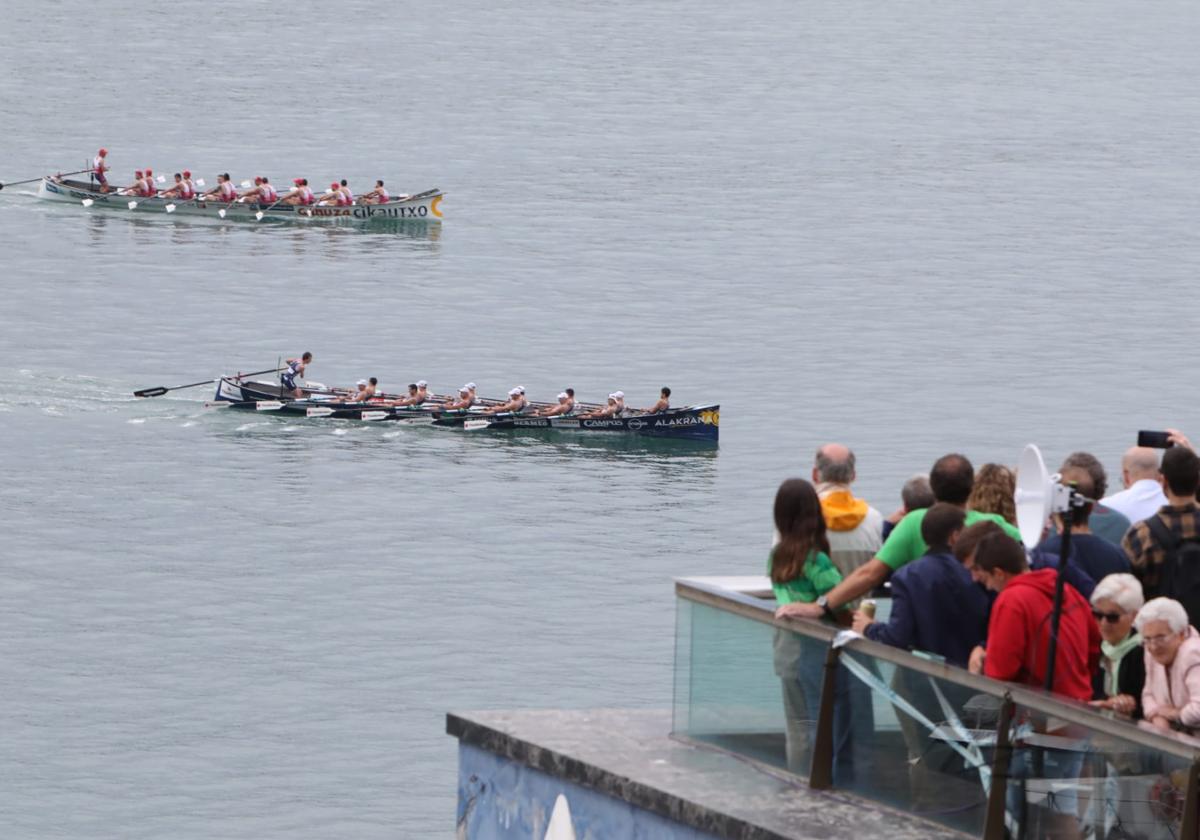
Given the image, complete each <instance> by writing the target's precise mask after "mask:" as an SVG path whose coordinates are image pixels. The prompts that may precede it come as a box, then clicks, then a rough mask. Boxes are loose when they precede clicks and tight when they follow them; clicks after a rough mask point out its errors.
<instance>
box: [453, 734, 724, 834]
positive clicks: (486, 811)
mask: <svg viewBox="0 0 1200 840" xmlns="http://www.w3.org/2000/svg"><path fill="white" fill-rule="evenodd" d="M559 794H563V795H564V796H566V798H567V804H568V805H569V806H570V809H571V824H572V826H573V827H574V829H575V837H576V840H616V838H620V840H718V838H717V837H716V835H713V834H708V833H706V832H701V831H697V830H695V829H693V828H689V827H687V826H684V825H680V824H679V823H676V822H672V821H670V820H668V819H665V818H663V817H660V816H658V815H657V814H652V813H650V812H649V811H643V810H642V809H640V808H635V807H633V806H632V805H630V804H629V803H627V802H623V801H621V800H619V799H614V798H613V797H611V796H607V795H605V794H603V793H597V792H596V791H593V790H588V789H587V788H582V787H579V786H578V785H573V784H570V783H567V782H563V781H561V780H559V779H556V778H554V777H553V776H549V775H547V774H545V773H542V772H540V771H538V770H532V769H530V768H528V767H525V766H524V765H521V764H517V763H515V762H512V761H508V760H507V759H503V758H500V757H498V756H496V755H495V754H493V753H490V752H487V751H485V750H481V749H478V748H476V747H472V746H470V745H468V744H462V743H460V744H459V746H458V834H457V835H456V836H457V838H458V840H518V838H519V840H544V838H545V836H546V827H547V826H548V825H549V823H550V814H551V813H552V812H553V811H554V802H555V800H556V799H557V798H558V796H559Z"/></svg>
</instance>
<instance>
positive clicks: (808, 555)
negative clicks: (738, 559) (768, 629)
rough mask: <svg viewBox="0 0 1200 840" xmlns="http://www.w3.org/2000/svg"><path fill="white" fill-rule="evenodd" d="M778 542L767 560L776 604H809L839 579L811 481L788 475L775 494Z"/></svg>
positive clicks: (819, 504)
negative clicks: (830, 557) (830, 554)
mask: <svg viewBox="0 0 1200 840" xmlns="http://www.w3.org/2000/svg"><path fill="white" fill-rule="evenodd" d="M775 529H776V530H777V531H779V544H778V545H776V546H775V548H774V550H773V551H772V552H771V556H770V558H769V559H768V560H767V571H768V573H769V574H770V575H771V588H772V589H774V590H775V600H776V601H777V602H778V603H779V604H780V606H782V605H784V604H791V603H795V602H797V601H799V602H802V603H807V604H811V603H812V602H814V601H816V600H817V599H818V598H819V597H820V596H822V595H824V594H825V593H826V592H828V591H829V590H830V589H833V587H835V586H837V585H838V584H839V583H841V581H842V575H841V573H840V572H839V571H838V570H837V567H836V566H834V565H833V561H832V560H830V559H829V538H828V537H827V536H826V535H825V517H824V515H823V514H822V513H821V500H820V499H819V498H818V497H817V491H816V490H815V489H814V488H813V486H812V485H811V484H809V483H808V482H807V481H805V480H804V479H802V478H789V479H788V480H787V481H785V482H783V484H781V485H779V491H778V492H777V493H776V494H775Z"/></svg>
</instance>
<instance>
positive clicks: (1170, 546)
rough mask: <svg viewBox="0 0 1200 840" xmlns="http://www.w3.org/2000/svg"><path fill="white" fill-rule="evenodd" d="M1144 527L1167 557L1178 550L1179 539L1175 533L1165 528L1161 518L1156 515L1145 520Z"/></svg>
mask: <svg viewBox="0 0 1200 840" xmlns="http://www.w3.org/2000/svg"><path fill="white" fill-rule="evenodd" d="M1146 527H1147V528H1149V529H1150V533H1151V534H1153V535H1154V539H1155V540H1157V541H1158V543H1159V545H1161V546H1162V547H1163V549H1164V550H1165V551H1166V552H1167V555H1168V557H1169V556H1170V555H1172V554H1174V553H1175V549H1177V548H1179V543H1180V538H1179V537H1177V536H1175V533H1174V532H1173V531H1172V530H1171V529H1170V528H1168V527H1167V523H1166V522H1163V520H1162V517H1161V516H1159V515H1158V514H1157V513H1156V514H1154V515H1153V516H1151V517H1150V518H1149V519H1147V520H1146Z"/></svg>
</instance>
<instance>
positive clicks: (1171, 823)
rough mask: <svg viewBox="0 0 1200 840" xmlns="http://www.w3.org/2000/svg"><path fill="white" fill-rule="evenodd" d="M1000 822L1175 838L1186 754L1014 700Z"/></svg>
mask: <svg viewBox="0 0 1200 840" xmlns="http://www.w3.org/2000/svg"><path fill="white" fill-rule="evenodd" d="M1011 731H1012V738H1013V754H1012V764H1011V765H1010V768H1009V773H1008V780H1007V783H1006V795H1005V804H1006V810H1007V813H1006V823H1007V825H1008V827H1009V830H1010V832H1011V833H1013V834H1014V835H1015V834H1019V835H1020V836H1024V837H1120V838H1135V837H1136V838H1163V840H1167V838H1175V837H1178V836H1179V831H1180V825H1181V821H1182V816H1183V802H1184V796H1185V791H1186V786H1187V775H1188V768H1189V764H1190V762H1188V761H1187V760H1186V759H1183V758H1180V757H1177V756H1173V755H1171V754H1170V753H1167V752H1163V751H1160V750H1155V749H1151V748H1148V747H1146V746H1144V745H1140V744H1137V743H1134V742H1133V741H1130V740H1127V739H1124V738H1120V737H1117V736H1114V735H1112V734H1107V733H1102V732H1096V731H1094V730H1091V729H1089V728H1088V727H1086V726H1081V725H1079V724H1077V723H1069V722H1067V721H1065V720H1061V719H1056V718H1053V717H1047V716H1046V715H1045V714H1041V713H1039V712H1037V711H1036V710H1033V709H1029V708H1027V707H1024V706H1017V709H1016V716H1015V718H1014V721H1013V726H1012V730H1011Z"/></svg>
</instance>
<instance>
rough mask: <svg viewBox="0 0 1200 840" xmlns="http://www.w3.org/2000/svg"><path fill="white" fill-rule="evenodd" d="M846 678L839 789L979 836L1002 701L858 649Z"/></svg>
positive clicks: (847, 656)
mask: <svg viewBox="0 0 1200 840" xmlns="http://www.w3.org/2000/svg"><path fill="white" fill-rule="evenodd" d="M839 678H840V684H839V695H838V706H837V707H836V709H837V710H838V712H840V714H838V712H835V715H834V745H835V749H834V786H835V787H836V788H839V789H844V790H850V791H853V792H855V793H858V794H860V795H862V796H864V797H867V798H870V799H873V800H875V801H878V802H884V803H887V804H889V805H892V806H894V807H896V808H898V809H900V810H903V811H907V812H908V813H912V814H916V815H918V816H923V817H926V818H928V819H931V820H934V821H936V822H939V823H943V824H944V825H947V826H950V827H953V828H957V829H960V830H962V831H966V832H970V833H972V834H975V835H978V834H979V833H980V832H981V831H982V829H983V822H984V815H985V812H986V810H987V795H988V790H989V782H990V776H991V770H990V765H991V760H992V751H993V745H994V743H995V732H996V722H997V715H998V711H999V707H1000V700H999V699H998V698H995V697H993V696H990V695H986V694H984V695H981V694H980V693H979V692H977V691H973V690H971V689H967V688H965V687H963V686H962V685H959V684H958V683H955V682H953V681H952V680H950V679H944V678H941V677H936V676H929V675H927V674H925V673H922V672H921V671H918V670H914V669H912V668H908V667H905V666H903V665H898V664H894V663H892V662H889V661H886V660H883V659H877V658H875V657H872V656H868V655H866V654H863V653H861V652H859V651H851V650H843V651H842V655H841V663H840V667H839ZM839 718H840V720H839Z"/></svg>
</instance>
